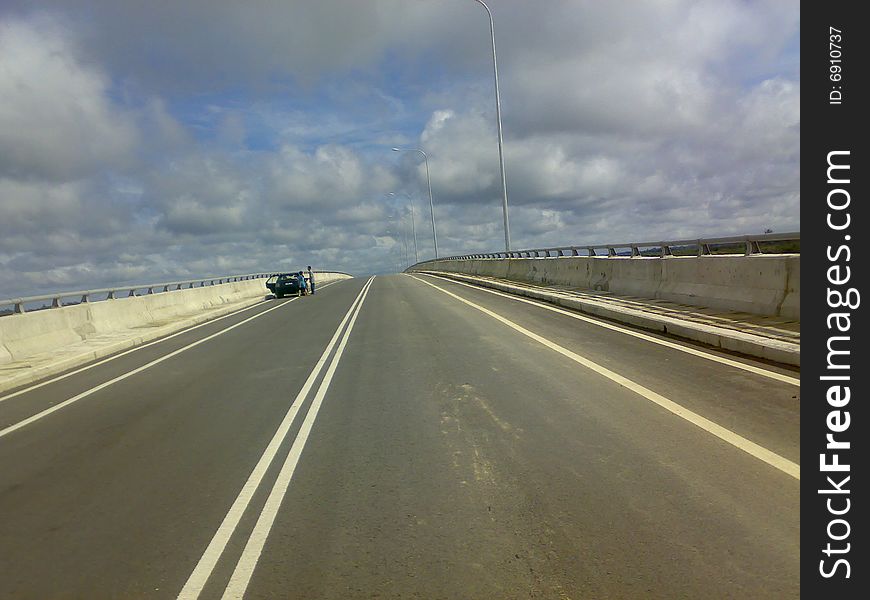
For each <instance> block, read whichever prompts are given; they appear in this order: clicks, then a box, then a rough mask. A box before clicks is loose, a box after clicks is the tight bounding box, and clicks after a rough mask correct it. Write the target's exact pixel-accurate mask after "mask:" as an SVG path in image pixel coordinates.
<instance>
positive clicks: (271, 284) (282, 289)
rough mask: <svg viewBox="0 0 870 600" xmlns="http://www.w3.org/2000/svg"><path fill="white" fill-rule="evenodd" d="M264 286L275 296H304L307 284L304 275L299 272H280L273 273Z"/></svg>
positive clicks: (306, 292)
mask: <svg viewBox="0 0 870 600" xmlns="http://www.w3.org/2000/svg"><path fill="white" fill-rule="evenodd" d="M266 287H267V288H269V291H271V292H272V293H273V294H275V297H276V298H283V297H284V296H290V295H293V294H295V295H297V296H305V295H307V294H308V286H307V285H306V283H305V277H303V276H302V275H301V274H300V273H282V274H281V275H273V276H272V277H270V278H269V279H267V280H266Z"/></svg>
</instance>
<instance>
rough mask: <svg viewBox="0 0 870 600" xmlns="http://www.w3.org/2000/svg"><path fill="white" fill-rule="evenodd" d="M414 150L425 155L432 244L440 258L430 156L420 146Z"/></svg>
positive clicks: (394, 149)
mask: <svg viewBox="0 0 870 600" xmlns="http://www.w3.org/2000/svg"><path fill="white" fill-rule="evenodd" d="M412 150H413V151H414V152H419V153H420V154H422V155H423V160H424V161H425V162H426V185H427V186H428V187H429V213H430V214H431V215H432V245H433V246H434V247H435V258H438V233H437V232H436V231H435V205H434V204H433V203H432V179H431V178H430V177H429V156H428V155H427V154H426V153H425V152H423V151H422V150H421V149H420V148H413V149H412ZM393 152H402V148H393Z"/></svg>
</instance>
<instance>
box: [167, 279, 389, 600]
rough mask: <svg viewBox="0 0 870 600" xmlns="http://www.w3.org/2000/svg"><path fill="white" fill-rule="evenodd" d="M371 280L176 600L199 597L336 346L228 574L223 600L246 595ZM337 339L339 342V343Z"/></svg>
mask: <svg viewBox="0 0 870 600" xmlns="http://www.w3.org/2000/svg"><path fill="white" fill-rule="evenodd" d="M373 280H374V277H371V278H370V279H369V280H368V281H367V282H366V284H365V285H364V286H363V288H362V290H361V291H360V293H359V295H358V296H357V297H356V299H355V300H354V302H353V304H351V307H350V309H349V310H348V311H347V314H345V316H344V319H342V321H341V323H340V324H339V326H338V328H337V329H336V330H335V333H334V334H333V336H332V339H331V340H330V341H329V344H328V345H327V346H326V349H325V350H324V351H323V354H322V355H321V356H320V359H318V361H317V364H316V365H314V368H313V369H312V370H311V373H310V374H309V375H308V379H307V380H306V381H305V385H303V386H302V389H301V390H299V393H298V394H297V395H296V399H295V400H294V401H293V404H291V405H290V408H289V409H288V410H287V414H286V415H285V416H284V419H283V420H282V421H281V424H280V425H279V427H278V429H277V431H275V435H274V436H273V437H272V440H271V441H270V442H269V445H268V446H267V447H266V450H265V451H263V454H262V456H261V457H260V460H259V461H258V462H257V464H256V466H255V467H254V470H253V471H251V474H250V475H249V476H248V480H247V481H246V482H245V485H244V486H243V487H242V489H241V491H240V492H239V495H238V496H237V497H236V500H235V502H233V504H232V506H231V507H230V510H229V512H227V514H226V516H225V517H224V519H223V521H222V522H221V524H220V527H218V530H217V531H216V532H215V534H214V536H213V537H212V539H211V542H210V543H209V545H208V547H207V548H206V549H205V552H204V553H203V555H202V557H201V558H200V559H199V562H198V563H197V565H196V567H195V568H194V570H193V573H191V575H190V577H189V578H188V579H187V583H185V584H184V587H183V588H182V590H181V592H180V593H179V594H178V598H179V599H184V600H188V599H195V598H198V597H199V594H200V593H201V592H202V589H203V588H204V587H205V584H206V582H207V581H208V578H209V577H210V576H211V574H212V572H213V571H214V568H215V565H216V564H217V562H218V560H219V559H220V557H221V555H222V554H223V552H224V550H225V549H226V547H227V544H228V543H229V541H230V537H231V536H232V535H233V532H234V531H235V530H236V527H237V526H238V524H239V521H241V519H242V515H243V514H244V513H245V511H246V510H247V508H248V505H249V504H250V503H251V499H252V498H253V497H254V494H255V492H256V491H257V489H258V488H259V486H260V484H261V483H262V481H263V478H264V477H265V475H266V471H267V470H268V469H269V467H270V466H271V465H272V463H273V462H274V460H275V458H276V456H277V454H278V451H279V449H280V447H281V445H282V444H283V443H284V441H285V439H286V437H287V434H288V432H289V431H290V427H291V425H292V424H293V420H294V419H295V417H296V413H297V412H299V409H300V408H301V406H302V404H303V403H304V402H305V399H306V398H307V397H308V393H309V392H310V391H311V388H312V387H313V386H314V382H315V380H316V379H317V377H318V375H320V372H321V371H322V370H323V367H324V365H325V364H326V362H327V360H328V358H329V356H330V354H331V353H332V350H333V348H335V346H336V344H338V349H337V350H336V351H335V354H334V355H333V356H332V360H331V362H330V363H329V366H328V367H327V369H326V374H325V375H324V376H323V380H322V381H321V382H320V387H319V388H318V389H317V393H316V394H315V396H314V399H313V400H312V402H311V406H310V407H309V409H308V413H307V414H306V416H305V420H304V421H303V422H302V426H301V427H300V429H299V433H298V434H297V436H296V439H295V440H294V442H293V445H292V446H291V448H290V451H289V453H288V454H287V458H286V459H285V461H284V465H283V466H282V467H281V471H280V473H279V474H278V478H277V479H276V480H275V483H274V485H273V486H272V490H271V491H270V493H269V497H268V499H267V500H266V504H265V505H264V506H263V510H262V511H261V512H260V516H259V517H258V518H257V523H256V525H255V526H254V529H253V531H252V532H251V535H250V536H249V537H248V541H247V543H246V544H245V549H244V550H243V551H242V555H241V557H240V558H239V561H238V563H237V564H236V567H235V569H234V570H233V574H232V576H231V577H230V581H229V583H228V584H227V587H226V589H225V590H224V594H223V598H225V599H229V598H242V597H243V596H244V594H245V591H246V590H247V588H248V583H249V582H250V580H251V576H252V575H253V573H254V568H255V567H256V566H257V561H258V560H259V558H260V554H261V553H262V551H263V546H264V545H265V544H266V538H267V537H268V536H269V531H270V530H271V529H272V525H273V523H274V522H275V517H276V516H277V514H278V509H279V508H280V506H281V502H282V501H283V500H284V495H285V494H286V493H287V488H288V487H289V485H290V480H291V479H292V478H293V472H294V471H295V470H296V465H297V464H298V463H299V457H300V456H301V455H302V450H303V449H304V448H305V443H306V442H307V441H308V436H309V435H310V433H311V428H312V427H313V426H314V420H315V419H316V418H317V413H318V412H319V411H320V405H321V404H322V403H323V398H324V396H326V392H327V390H328V389H329V385H330V383H331V382H332V378H333V375H334V374H335V370H336V368H337V367H338V363H339V361H340V360H341V356H342V354H343V353H344V349H345V346H346V345H347V341H348V339H349V338H350V333H351V331H352V330H353V327H354V324H355V323H356V319H357V316H358V315H359V312H360V308H362V305H363V302H365V299H366V296H367V295H368V292H369V288H370V287H371V285H372V281H373ZM345 325H347V328H345ZM342 331H343V334H342ZM339 338H341V341H340V342H339Z"/></svg>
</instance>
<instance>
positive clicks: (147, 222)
mask: <svg viewBox="0 0 870 600" xmlns="http://www.w3.org/2000/svg"><path fill="white" fill-rule="evenodd" d="M490 6H491V7H492V10H493V13H494V15H495V24H496V36H497V44H498V54H499V76H500V83H501V97H502V112H503V121H504V135H505V153H506V159H505V160H506V172H507V184H508V196H509V201H510V206H511V212H510V218H511V234H512V238H513V243H514V247H515V248H528V247H534V246H542V245H548V246H549V245H560V244H583V243H600V242H622V241H638V240H640V241H646V240H650V239H663V238H671V239H673V238H681V237H697V236H704V235H728V234H742V233H760V232H761V231H763V230H764V229H765V228H771V229H773V230H774V231H781V232H784V231H791V230H798V229H799V228H800V215H799V179H800V173H799V166H798V165H799V138H800V106H799V105H800V103H799V100H800V78H799V66H800V54H799V17H800V14H799V5H798V2H797V1H778V0H771V1H761V0H759V1H757V2H753V1H750V0H742V1H730V0H711V1H689V0H685V1H684V0H655V1H652V0H651V1H640V0H638V1H628V0H626V1H623V2H600V1H595V0H588V1H585V0H535V1H531V0H491V2H490ZM392 146H403V147H410V148H414V147H420V148H423V149H424V150H425V151H426V152H428V154H429V157H430V159H429V166H430V169H431V177H432V189H433V195H434V201H435V211H436V219H437V225H438V239H439V250H440V251H441V254H458V253H465V252H470V251H495V250H501V249H503V247H504V234H503V229H502V216H501V181H500V177H499V169H498V146H497V141H496V121H495V103H494V93H493V85H492V63H491V53H490V46H489V30H488V23H487V20H486V13H485V11H484V10H483V8H482V7H481V6H480V5H479V4H477V3H476V2H474V1H473V0H272V1H267V0H257V1H253V0H248V1H246V2H238V1H236V0H233V1H229V0H185V1H184V2H176V1H172V0H141V1H140V0H90V1H87V0H54V1H53V0H42V1H40V2H32V1H25V0H2V1H0V297H8V296H13V295H18V294H28V293H36V292H40V291H46V292H47V291H55V290H58V289H81V288H85V287H98V286H102V285H110V284H114V283H121V282H128V283H129V282H149V281H162V280H168V279H185V278H189V277H198V276H206V275H221V274H235V273H248V272H253V271H260V270H270V271H271V270H280V269H290V268H293V269H295V268H299V267H302V266H305V265H308V264H311V265H314V266H315V268H321V269H338V270H344V271H349V272H352V273H355V274H364V273H374V272H387V271H395V270H396V269H397V267H399V266H400V263H403V261H404V259H405V244H404V239H403V236H404V235H406V234H407V233H408V229H409V225H410V223H409V216H408V214H407V212H408V211H407V204H408V203H409V202H413V204H414V207H415V215H416V229H417V236H418V240H419V251H420V258H421V259H424V258H429V257H431V256H432V243H431V239H432V238H431V221H430V218H429V208H428V197H427V196H426V192H425V190H426V187H425V186H426V180H425V168H424V166H423V165H422V163H421V157H420V156H419V155H417V154H415V153H401V154H400V153H395V152H391V151H390V148H391V147H392ZM390 192H394V193H395V195H393V196H390V195H389V193H390ZM412 254H413V248H412ZM412 258H413V256H412Z"/></svg>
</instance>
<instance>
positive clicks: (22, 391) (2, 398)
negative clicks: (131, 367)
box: [0, 279, 346, 402]
mask: <svg viewBox="0 0 870 600" xmlns="http://www.w3.org/2000/svg"><path fill="white" fill-rule="evenodd" d="M339 281H346V280H344V279H341V280H339ZM339 281H330V282H329V283H326V284H324V285H323V286H321V287H329V286H331V285H332V284H333V283H339ZM293 300H296V298H292V299H291V300H288V301H287V302H292V301H293ZM266 302H268V300H260V301H259V302H257V303H256V304H252V305H251V306H245V307H244V308H240V309H238V310H234V311H233V312H231V313H228V314H225V315H221V316H219V317H215V318H214V319H209V320H207V321H203V322H202V323H198V324H196V325H193V326H191V327H185V328H184V329H182V330H181V331H176V332H175V333H172V334H169V335H166V336H163V337H161V338H158V339H156V340H153V341H151V342H147V343H145V344H141V345H139V346H136V347H135V348H130V349H129V350H124V351H123V352H119V353H117V354H113V355H112V356H109V357H107V358H103V359H100V360H98V361H96V362H92V363H89V364H87V365H85V366H83V367H79V368H78V369H75V370H73V371H69V372H67V373H64V374H63V375H58V376H56V377H51V378H50V379H46V380H44V381H40V382H39V383H36V384H34V385H30V386H27V387H25V388H22V389H20V390H18V391H15V392H12V393H11V394H6V395H5V396H0V402H5V401H6V400H11V399H12V398H15V397H16V396H20V395H21V394H26V393H27V392H31V391H33V390H36V389H39V388H41V387H43V386H46V385H49V384H51V383H55V382H57V381H60V380H62V379H66V378H67V377H72V376H73V375H78V374H79V373H81V372H82V371H87V370H88V369H93V368H94V367H99V366H100V365H103V364H106V363H107V362H111V361H113V360H115V359H117V358H121V357H122V356H126V355H128V354H130V353H132V352H137V351H139V350H143V349H145V348H148V347H149V346H153V345H154V344H160V343H162V342H165V341H167V340H171V339H172V338H174V337H177V336H179V335H184V334H185V333H190V332H191V331H193V330H195V329H199V328H200V327H205V326H206V325H213V324H214V323H217V322H218V321H222V320H223V319H228V318H229V317H234V316H236V315H238V314H240V313H243V312H245V311H246V310H251V309H254V308H257V307H259V306H262V305H263V304H265V303H266ZM285 304H286V303H285Z"/></svg>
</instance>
